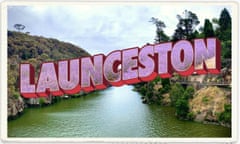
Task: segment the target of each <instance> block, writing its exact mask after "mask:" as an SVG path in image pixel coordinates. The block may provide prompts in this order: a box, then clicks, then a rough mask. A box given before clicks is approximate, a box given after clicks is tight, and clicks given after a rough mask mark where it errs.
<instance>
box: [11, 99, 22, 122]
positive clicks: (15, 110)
mask: <svg viewBox="0 0 240 144" xmlns="http://www.w3.org/2000/svg"><path fill="white" fill-rule="evenodd" d="M23 110H24V101H23V99H22V98H21V97H18V98H13V97H9V98H8V118H13V117H15V116H17V115H19V114H21V113H22V112H23Z"/></svg>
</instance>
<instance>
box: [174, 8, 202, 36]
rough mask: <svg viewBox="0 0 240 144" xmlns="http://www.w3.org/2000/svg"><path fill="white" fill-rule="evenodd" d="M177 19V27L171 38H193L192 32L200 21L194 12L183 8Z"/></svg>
mask: <svg viewBox="0 0 240 144" xmlns="http://www.w3.org/2000/svg"><path fill="white" fill-rule="evenodd" d="M177 18H178V20H179V22H178V24H177V29H176V30H175V32H174V34H173V40H180V39H187V40H190V39H192V38H195V36H194V32H195V28H196V26H197V25H198V24H199V23H200V21H199V20H198V17H197V15H196V14H195V13H193V12H191V11H187V10H185V11H184V12H183V16H181V15H177Z"/></svg>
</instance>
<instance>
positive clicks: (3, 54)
mask: <svg viewBox="0 0 240 144" xmlns="http://www.w3.org/2000/svg"><path fill="white" fill-rule="evenodd" d="M56 3H57V4H58V5H72V4H83V3H84V4H88V3H89V4H93V3H96V4H97V3H101V4H102V3H104V4H111V3H114V4H116V3H119V4H144V3H148V4H149V3H150V4H154V3H173V4H175V3H186V4H191V3H194V4H196V3H197V4H198V3H199V4H206V3H208V4H213V5H223V4H228V5H231V10H232V137H231V138H8V136H7V7H8V6H13V5H15V6H21V5H28V6H31V5H54V4H56ZM0 7H1V9H0V17H1V27H0V34H1V35H0V63H1V65H0V76H1V77H0V84H1V85H0V92H1V95H0V98H1V99H0V113H1V117H0V120H1V121H0V122H1V123H0V130H1V131H0V135H1V140H2V142H7V143H19V142H21V143H33V142H35V143H36V142H38V143H42V142H48V143H60V142H61V143H69V142H71V143H79V142H82V143H113V142H115V143H116V142H118V143H126V142H134V143H138V142H142V143H146V142H148V143H149V142H171V143H172V142H195V143H196V142H198V143H199V142H203V143H213V142H225V143H226V142H233V143H236V142H237V141H238V139H239V138H238V137H239V123H237V122H239V120H240V119H239V115H240V110H239V108H240V107H239V83H238V82H239V81H240V78H239V66H238V64H239V63H238V62H239V61H240V58H238V56H239V50H238V49H239V32H240V31H239V27H238V26H239V1H237V0H221V1H217V0H211V1H207V0H202V1H187V0H181V1H178V0H171V1H161V0H155V1H149V2H146V1H144V0H132V1H131V2H129V1H127V0H124V1H116V0H114V1H102V0H97V1H95V0H90V1H87V0H83V1H76V0H75V1H72V0H71V1H67V0H65V1H61V0H55V1H53V0H51V1H47V0H41V1H38V2H34V1H26V0H18V1H17V0H9V1H3V2H2V3H1V5H0ZM0 143H1V141H0Z"/></svg>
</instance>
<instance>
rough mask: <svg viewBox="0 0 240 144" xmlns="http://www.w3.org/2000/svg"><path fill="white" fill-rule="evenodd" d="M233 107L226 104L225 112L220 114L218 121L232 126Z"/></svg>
mask: <svg viewBox="0 0 240 144" xmlns="http://www.w3.org/2000/svg"><path fill="white" fill-rule="evenodd" d="M231 109H232V108H231V105H230V104H225V105H224V112H222V113H220V114H219V117H218V120H219V121H220V122H225V123H229V124H231V118H232V116H231Z"/></svg>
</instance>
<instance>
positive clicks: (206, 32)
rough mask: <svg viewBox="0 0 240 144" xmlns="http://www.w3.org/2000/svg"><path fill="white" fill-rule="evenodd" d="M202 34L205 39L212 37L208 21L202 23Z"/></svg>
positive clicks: (211, 28)
mask: <svg viewBox="0 0 240 144" xmlns="http://www.w3.org/2000/svg"><path fill="white" fill-rule="evenodd" d="M203 33H204V36H205V37H213V36H214V31H213V25H212V23H211V22H210V21H209V19H205V21H204V27H203Z"/></svg>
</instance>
